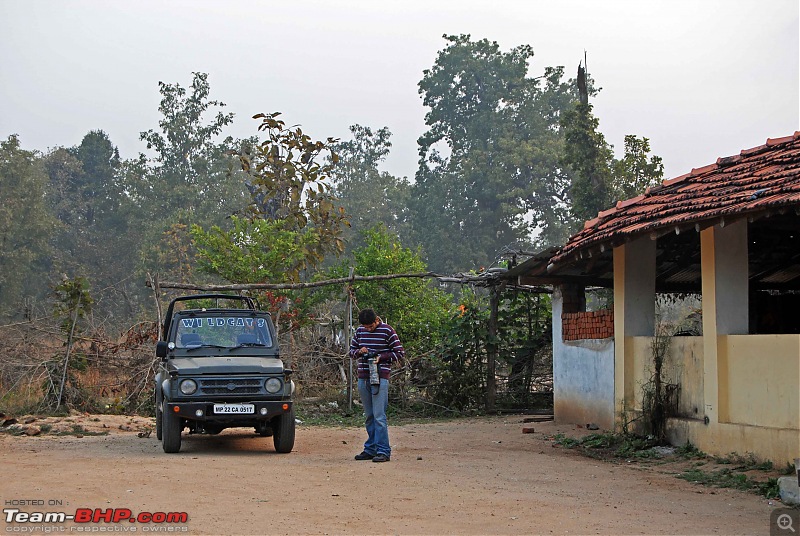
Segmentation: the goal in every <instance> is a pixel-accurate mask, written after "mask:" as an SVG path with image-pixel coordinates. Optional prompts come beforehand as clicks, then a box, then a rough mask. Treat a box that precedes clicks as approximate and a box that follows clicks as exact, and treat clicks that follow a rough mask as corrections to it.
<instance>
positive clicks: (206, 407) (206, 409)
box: [164, 400, 292, 423]
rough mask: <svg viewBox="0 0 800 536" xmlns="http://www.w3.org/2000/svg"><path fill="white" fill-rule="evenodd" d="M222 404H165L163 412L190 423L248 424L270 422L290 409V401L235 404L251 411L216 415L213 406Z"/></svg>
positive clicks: (204, 402)
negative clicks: (250, 406) (247, 406)
mask: <svg viewBox="0 0 800 536" xmlns="http://www.w3.org/2000/svg"><path fill="white" fill-rule="evenodd" d="M217 404H223V402H206V401H203V402H165V403H164V411H165V412H166V411H171V412H173V413H174V414H176V415H178V416H180V417H182V418H184V419H188V420H192V421H214V422H226V423H227V422H230V423H235V422H250V421H253V420H257V421H262V420H271V419H272V418H273V417H275V416H277V415H280V414H282V413H286V412H287V411H289V410H290V409H291V408H292V401H291V400H271V401H268V402H250V401H248V402H236V403H235V405H237V406H242V405H252V406H253V411H252V412H248V413H240V412H237V413H228V412H223V413H217V412H215V411H214V406H215V405H217Z"/></svg>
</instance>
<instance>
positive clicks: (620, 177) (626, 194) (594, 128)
mask: <svg viewBox="0 0 800 536" xmlns="http://www.w3.org/2000/svg"><path fill="white" fill-rule="evenodd" d="M591 82H592V81H591V79H589V76H588V73H587V72H586V70H585V68H584V66H583V65H579V66H578V78H577V86H578V94H579V99H578V100H577V101H575V102H574V103H573V106H572V107H570V108H569V109H567V110H566V111H565V112H564V113H563V115H562V116H561V127H562V128H563V130H564V138H565V148H564V155H563V158H562V164H563V165H564V167H566V168H568V169H571V170H572V171H573V172H574V175H573V180H572V184H571V187H570V196H571V199H572V206H571V218H572V230H573V231H577V230H579V229H580V227H581V224H582V223H583V222H584V221H586V220H590V219H592V218H594V217H595V216H596V215H597V213H598V212H600V211H602V210H605V209H607V208H609V207H610V206H612V205H613V203H614V202H615V201H617V200H620V199H628V198H630V197H634V196H636V195H638V194H640V193H643V192H644V190H645V188H647V187H648V186H651V185H652V184H655V183H656V182H657V181H658V180H660V179H661V177H662V175H663V174H664V165H663V164H662V162H661V157H658V156H651V157H650V158H649V159H648V154H649V152H650V141H649V140H648V139H647V138H638V137H636V136H635V135H632V134H629V135H627V136H625V152H624V156H623V157H622V158H621V159H619V160H617V159H616V158H614V153H613V146H612V145H609V144H608V143H607V142H606V139H605V136H603V134H602V133H601V132H600V131H599V130H598V127H599V124H600V120H599V119H598V118H597V117H595V115H594V113H593V106H592V104H591V103H590V102H589V94H590V91H589V89H590V88H591Z"/></svg>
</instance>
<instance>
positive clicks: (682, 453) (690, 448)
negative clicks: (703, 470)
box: [675, 441, 706, 460]
mask: <svg viewBox="0 0 800 536" xmlns="http://www.w3.org/2000/svg"><path fill="white" fill-rule="evenodd" d="M675 455H676V456H678V457H680V458H683V459H685V460H691V459H695V458H705V457H706V454H705V452H703V451H702V450H700V449H698V448H697V447H695V446H694V445H692V443H691V442H689V441H687V442H686V444H684V445H681V446H680V447H678V448H676V449H675Z"/></svg>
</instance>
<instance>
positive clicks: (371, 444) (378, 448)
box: [358, 378, 392, 456]
mask: <svg viewBox="0 0 800 536" xmlns="http://www.w3.org/2000/svg"><path fill="white" fill-rule="evenodd" d="M358 392H359V394H360V395H361V404H363V405H364V417H365V420H364V426H365V427H366V428H367V441H366V443H364V452H366V453H367V454H372V455H375V454H383V455H385V456H391V455H392V447H390V446H389V424H388V422H387V421H386V408H387V407H389V380H386V379H384V378H381V385H380V389H379V390H378V394H374V395H373V394H372V386H371V385H370V384H369V380H362V379H360V378H359V380H358Z"/></svg>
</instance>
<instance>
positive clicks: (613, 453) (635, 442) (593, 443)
mask: <svg viewBox="0 0 800 536" xmlns="http://www.w3.org/2000/svg"><path fill="white" fill-rule="evenodd" d="M554 440H555V442H556V444H558V445H561V446H563V447H566V448H570V449H571V448H576V447H580V448H581V450H582V451H583V454H585V455H587V456H590V457H592V458H604V457H612V458H658V457H659V455H658V453H656V452H655V451H654V450H653V449H652V448H653V447H654V446H655V445H656V441H655V440H654V439H653V438H649V437H640V436H637V435H633V434H615V433H612V432H606V433H598V434H590V435H588V436H586V437H584V438H583V439H574V438H571V437H566V436H565V435H564V434H556V435H555V436H554Z"/></svg>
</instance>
